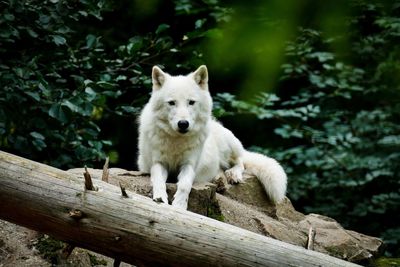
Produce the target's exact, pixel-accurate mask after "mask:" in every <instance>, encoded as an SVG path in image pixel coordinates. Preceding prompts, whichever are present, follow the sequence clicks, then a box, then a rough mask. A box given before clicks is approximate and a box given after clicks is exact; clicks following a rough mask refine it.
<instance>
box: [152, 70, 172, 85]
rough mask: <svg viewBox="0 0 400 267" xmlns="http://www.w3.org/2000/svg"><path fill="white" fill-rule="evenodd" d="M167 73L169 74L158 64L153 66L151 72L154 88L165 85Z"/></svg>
mask: <svg viewBox="0 0 400 267" xmlns="http://www.w3.org/2000/svg"><path fill="white" fill-rule="evenodd" d="M167 75H168V74H166V73H165V72H163V71H162V70H161V69H160V68H159V67H157V66H154V67H153V71H152V73H151V78H152V81H153V90H158V89H160V88H161V87H162V86H163V84H164V82H165V79H166V78H167Z"/></svg>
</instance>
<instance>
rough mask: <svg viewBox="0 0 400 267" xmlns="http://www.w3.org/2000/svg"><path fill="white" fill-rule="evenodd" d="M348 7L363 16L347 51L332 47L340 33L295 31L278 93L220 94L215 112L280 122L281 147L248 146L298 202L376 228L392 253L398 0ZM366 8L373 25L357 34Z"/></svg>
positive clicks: (396, 203)
mask: <svg viewBox="0 0 400 267" xmlns="http://www.w3.org/2000/svg"><path fill="white" fill-rule="evenodd" d="M354 8H355V9H356V10H357V12H359V13H358V14H357V15H355V16H354V17H352V18H351V23H349V24H350V27H349V33H348V36H346V38H348V39H349V40H351V42H352V43H351V47H352V49H351V50H349V51H348V53H347V54H343V55H340V54H338V53H335V51H332V47H335V43H336V42H337V40H339V39H340V38H343V37H342V36H336V37H334V38H333V37H331V36H330V37H329V38H327V37H326V36H324V34H323V33H321V32H319V31H315V30H312V29H300V30H299V34H298V35H297V38H296V39H295V40H293V41H291V42H289V43H288V44H287V46H286V53H285V54H286V62H285V63H284V64H282V72H281V75H280V84H279V88H278V91H277V95H275V94H266V93H264V94H261V95H259V97H258V98H257V99H255V100H254V101H250V102H249V101H243V100H238V99H237V98H236V97H235V96H233V95H231V94H227V93H223V94H219V95H218V98H217V100H218V103H217V106H216V110H215V112H216V115H218V116H224V115H233V114H237V113H239V114H240V113H241V114H252V115H254V116H256V117H257V118H258V119H260V120H267V121H268V123H270V124H272V125H276V128H275V130H274V133H275V135H276V136H277V137H278V138H279V140H280V141H279V142H278V143H279V144H280V145H275V146H272V147H271V145H270V144H268V145H269V146H270V147H269V149H266V148H263V147H253V149H254V150H257V151H260V152H264V153H266V154H269V155H272V156H274V157H275V158H277V159H278V160H279V161H281V162H282V163H283V164H284V165H285V167H286V170H287V172H288V175H289V197H290V198H291V199H292V200H294V201H295V204H296V205H299V206H302V207H303V208H304V210H305V211H306V212H316V213H322V214H326V215H329V216H333V217H335V218H337V219H339V221H340V222H342V223H344V224H345V225H346V226H347V227H351V228H356V229H357V230H360V231H361V232H366V233H370V234H375V235H380V236H382V237H383V238H384V239H385V241H386V243H387V244H388V245H389V250H390V251H392V252H395V250H394V249H395V248H396V247H398V246H399V241H400V235H399V230H400V228H399V225H398V222H399V221H400V217H399V210H400V183H399V176H398V173H399V167H400V164H399V162H400V152H399V151H400V134H399V133H400V125H399V123H398V122H399V121H400V120H399V119H400V104H399V103H400V101H399V100H400V80H399V78H400V76H399V75H398V74H399V73H400V68H399V64H400V61H399V57H398V55H399V52H400V50H399V48H398V45H397V44H398V41H399V39H398V38H399V36H400V35H399V34H400V27H397V19H394V18H393V17H391V16H392V13H397V14H398V12H399V11H400V10H399V5H398V4H393V5H391V6H390V8H389V9H386V10H385V9H384V8H383V7H382V6H379V5H373V4H363V2H362V1H359V2H358V3H357V5H355V6H354ZM371 9H372V10H373V11H374V12H372V13H370V11H371ZM386 12H388V13H386ZM367 15H368V23H370V24H372V25H375V26H376V28H375V30H374V31H373V32H369V31H366V32H360V29H362V28H361V26H360V24H363V23H367V22H366V21H365V19H366V16H367ZM372 51H373V53H371V52H372ZM339 55H340V56H339ZM266 135H267V136H268V133H267V134H266ZM267 136H266V138H268V137H267ZM277 137H275V138H277ZM275 143H277V142H275ZM395 253H398V252H395Z"/></svg>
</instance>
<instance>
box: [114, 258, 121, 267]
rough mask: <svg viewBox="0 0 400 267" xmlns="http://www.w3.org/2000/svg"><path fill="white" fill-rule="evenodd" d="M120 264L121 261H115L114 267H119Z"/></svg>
mask: <svg viewBox="0 0 400 267" xmlns="http://www.w3.org/2000/svg"><path fill="white" fill-rule="evenodd" d="M120 264H121V260H119V259H114V264H113V266H114V267H119V265H120Z"/></svg>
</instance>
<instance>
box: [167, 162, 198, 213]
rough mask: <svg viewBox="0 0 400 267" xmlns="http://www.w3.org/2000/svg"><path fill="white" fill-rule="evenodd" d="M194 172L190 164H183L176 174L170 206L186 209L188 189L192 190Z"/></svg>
mask: <svg viewBox="0 0 400 267" xmlns="http://www.w3.org/2000/svg"><path fill="white" fill-rule="evenodd" d="M194 178H195V173H194V170H193V167H192V166H191V165H184V166H183V167H182V168H181V171H180V173H179V175H178V184H177V188H176V193H175V195H174V200H173V201H172V206H175V207H178V208H181V209H187V205H188V199H189V194H190V190H192V185H193V181H194Z"/></svg>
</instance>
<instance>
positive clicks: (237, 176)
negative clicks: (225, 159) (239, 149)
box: [225, 167, 243, 184]
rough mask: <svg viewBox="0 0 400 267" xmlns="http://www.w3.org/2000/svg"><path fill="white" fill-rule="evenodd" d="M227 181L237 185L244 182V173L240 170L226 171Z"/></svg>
mask: <svg viewBox="0 0 400 267" xmlns="http://www.w3.org/2000/svg"><path fill="white" fill-rule="evenodd" d="M225 176H226V179H227V180H228V183H230V184H237V183H241V182H243V174H242V171H241V170H240V169H238V168H235V167H234V168H231V169H228V170H226V171H225Z"/></svg>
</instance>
